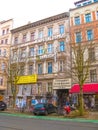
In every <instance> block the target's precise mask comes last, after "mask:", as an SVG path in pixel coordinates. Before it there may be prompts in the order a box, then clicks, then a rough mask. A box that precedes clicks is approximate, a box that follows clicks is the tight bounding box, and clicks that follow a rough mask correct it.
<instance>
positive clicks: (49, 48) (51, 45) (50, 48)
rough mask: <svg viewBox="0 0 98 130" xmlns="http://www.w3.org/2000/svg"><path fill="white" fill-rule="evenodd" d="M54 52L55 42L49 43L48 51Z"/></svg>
mask: <svg viewBox="0 0 98 130" xmlns="http://www.w3.org/2000/svg"><path fill="white" fill-rule="evenodd" d="M52 52H53V44H48V53H52Z"/></svg>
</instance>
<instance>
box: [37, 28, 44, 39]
mask: <svg viewBox="0 0 98 130" xmlns="http://www.w3.org/2000/svg"><path fill="white" fill-rule="evenodd" d="M38 38H39V39H41V38H43V30H41V31H39V34H38Z"/></svg>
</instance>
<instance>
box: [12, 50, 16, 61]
mask: <svg viewBox="0 0 98 130" xmlns="http://www.w3.org/2000/svg"><path fill="white" fill-rule="evenodd" d="M13 60H17V52H16V51H13Z"/></svg>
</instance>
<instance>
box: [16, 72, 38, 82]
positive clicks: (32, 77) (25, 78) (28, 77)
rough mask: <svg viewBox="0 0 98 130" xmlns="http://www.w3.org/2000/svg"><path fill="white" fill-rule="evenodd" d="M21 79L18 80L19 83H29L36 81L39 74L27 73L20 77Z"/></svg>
mask: <svg viewBox="0 0 98 130" xmlns="http://www.w3.org/2000/svg"><path fill="white" fill-rule="evenodd" d="M18 78H19V80H18V81H17V84H28V83H36V82H37V75H36V74H33V75H25V76H20V77H18Z"/></svg>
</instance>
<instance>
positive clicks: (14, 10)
mask: <svg viewBox="0 0 98 130" xmlns="http://www.w3.org/2000/svg"><path fill="white" fill-rule="evenodd" d="M76 1H79V0H0V21H3V20H8V19H13V20H14V24H13V28H16V27H19V26H22V25H25V24H27V23H28V22H29V21H30V22H35V21H38V20H41V19H44V18H47V17H50V16H53V15H57V14H60V13H63V12H68V11H69V9H71V8H74V2H76Z"/></svg>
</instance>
